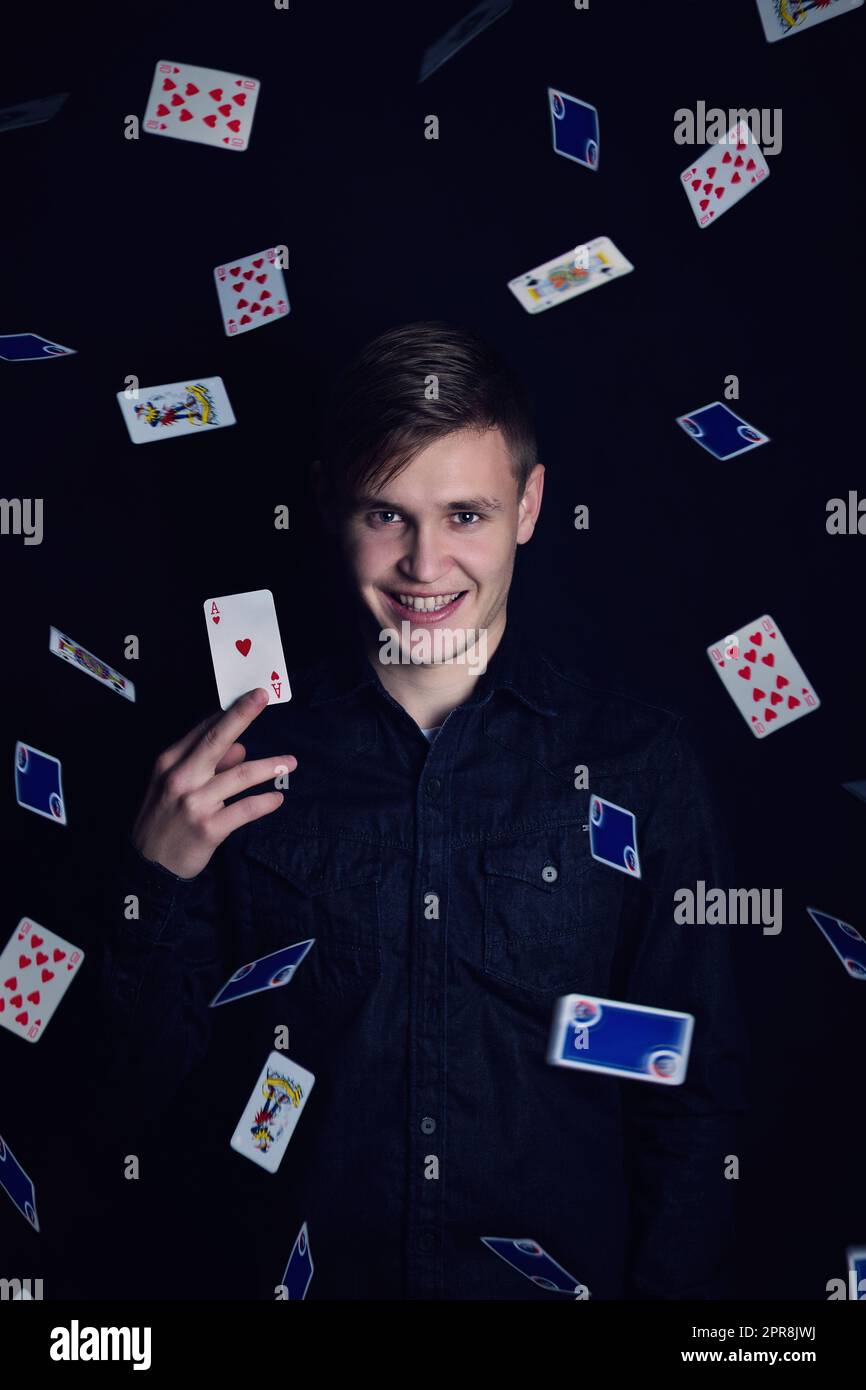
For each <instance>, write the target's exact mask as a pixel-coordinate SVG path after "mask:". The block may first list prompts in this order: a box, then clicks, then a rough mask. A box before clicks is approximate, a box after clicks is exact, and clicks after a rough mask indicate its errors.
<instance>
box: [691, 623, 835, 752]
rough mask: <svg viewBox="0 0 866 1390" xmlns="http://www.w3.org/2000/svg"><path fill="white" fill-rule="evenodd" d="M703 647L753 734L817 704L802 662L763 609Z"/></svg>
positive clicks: (771, 731)
mask: <svg viewBox="0 0 866 1390" xmlns="http://www.w3.org/2000/svg"><path fill="white" fill-rule="evenodd" d="M733 636H734V641H733V643H731V642H730V641H729V638H728V637H723V638H721V639H720V640H719V641H718V642H715V643H713V645H712V646H711V647H707V656H708V657H709V658H710V661H711V662H712V663H713V665H714V667H715V668H716V671H717V672H718V674H719V677H720V679H721V682H722V684H723V685H724V686H725V688H726V690H727V692H728V694H729V695H730V696H731V699H732V700H733V702H734V704H735V705H736V706H737V709H738V710H739V711H740V714H741V715H742V716H743V718H744V719H745V721H746V723H747V724H748V726H749V728H750V729H751V731H752V733H753V734H754V735H755V737H756V738H766V737H767V735H768V734H774V733H775V732H776V730H777V729H783V728H784V727H785V725H787V724H793V722H794V720H795V719H802V717H803V715H804V714H811V712H812V711H813V710H816V709H818V708H819V706H820V704H821V701H820V700H819V699H818V696H817V695H816V694H815V692H814V690H813V689H812V687H811V685H810V683H809V681H808V679H807V677H806V673H805V672H804V670H803V668H802V666H801V665H800V664H799V662H798V661H797V660H796V658H795V657H794V654H793V652H792V651H791V648H790V647H789V646H788V643H787V642H786V641H785V639H784V637H783V636H782V633H781V631H780V630H779V628H778V627H777V625H776V624H775V623H774V621H773V619H772V618H771V617H770V616H769V615H768V614H765V615H764V617H763V618H759V619H758V620H757V621H756V622H754V623H750V624H749V626H748V627H746V628H741V629H740V632H739V633H735V634H733Z"/></svg>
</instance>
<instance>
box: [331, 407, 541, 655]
mask: <svg viewBox="0 0 866 1390" xmlns="http://www.w3.org/2000/svg"><path fill="white" fill-rule="evenodd" d="M543 485H544V469H543V467H542V466H541V465H540V464H538V465H537V466H536V467H535V469H533V472H532V474H531V475H530V478H529V480H528V483H527V487H526V491H525V493H524V496H523V498H522V499H519V498H518V496H517V482H516V480H515V478H514V474H513V472H512V467H511V461H510V458H509V455H508V450H507V447H506V444H505V440H504V438H503V436H502V434H501V433H500V431H499V430H498V429H492V430H486V431H484V432H482V433H479V432H478V431H475V430H458V431H456V432H455V433H453V434H449V435H446V436H445V437H444V438H443V439H439V440H437V441H436V442H435V443H433V444H431V445H429V446H428V447H427V448H426V449H424V450H423V451H422V452H421V453H420V454H418V455H417V456H416V457H415V458H414V459H413V460H412V462H411V463H410V464H408V465H407V467H406V468H404V469H403V471H402V472H401V473H399V474H398V475H397V477H396V478H392V480H391V481H390V482H389V483H388V484H387V485H386V486H385V487H384V488H383V489H382V490H381V491H373V492H371V493H369V494H367V495H366V496H364V497H360V498H358V499H356V506H355V510H354V511H353V512H351V513H350V515H349V516H348V517H347V519H346V521H345V523H344V527H343V547H344V552H345V555H346V559H347V563H348V566H349V570H350V574H351V576H352V579H353V582H354V585H355V587H356V589H357V592H358V596H359V598H360V599H361V601H362V603H363V604H364V606H365V607H366V609H367V610H368V611H369V613H370V614H371V616H372V619H373V622H374V624H375V627H376V629H377V632H379V631H381V630H382V629H385V628H387V629H389V630H391V631H394V630H396V631H397V633H398V634H400V636H401V641H402V636H403V633H404V632H408V633H409V634H410V636H411V633H413V632H415V631H417V630H418V629H420V628H424V629H426V630H428V631H431V632H432V631H435V629H437V628H438V629H449V630H450V631H451V632H453V633H454V634H455V638H454V641H455V647H454V650H455V652H459V651H462V650H464V649H465V647H466V645H467V642H468V643H469V644H471V643H472V642H473V640H475V636H474V633H473V632H472V631H470V633H469V636H468V638H467V637H466V630H467V629H470V630H472V629H474V630H476V631H477V630H479V629H486V630H487V631H488V632H492V633H493V634H494V635H495V636H497V637H498V636H499V635H500V634H501V629H502V626H503V624H504V621H505V612H504V609H505V602H506V598H507V595H508V589H509V585H510V584H511V574H512V570H513V568H514V554H515V546H516V545H522V544H523V543H524V542H525V541H528V540H529V538H530V536H531V535H532V532H533V530H534V528H535V521H536V518H537V515H538V510H539V507H540V505H541V494H542V490H543ZM403 623H408V624H409V625H410V626H409V628H408V629H404V628H403Z"/></svg>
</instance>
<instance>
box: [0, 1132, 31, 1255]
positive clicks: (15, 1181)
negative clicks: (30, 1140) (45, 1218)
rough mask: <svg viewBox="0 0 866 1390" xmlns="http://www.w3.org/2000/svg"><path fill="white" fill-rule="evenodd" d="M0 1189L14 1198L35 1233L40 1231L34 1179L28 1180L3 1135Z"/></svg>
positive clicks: (0, 1159) (1, 1138)
mask: <svg viewBox="0 0 866 1390" xmlns="http://www.w3.org/2000/svg"><path fill="white" fill-rule="evenodd" d="M0 1187H2V1188H3V1191H4V1192H6V1193H8V1195H9V1196H10V1197H11V1198H12V1201H13V1202H14V1203H15V1205H16V1207H17V1208H18V1210H19V1211H20V1213H21V1215H22V1216H23V1217H24V1219H25V1221H29V1222H30V1225H31V1226H32V1227H33V1229H34V1231H38V1230H39V1217H38V1216H37V1215H36V1191H35V1189H34V1187H33V1182H32V1179H30V1178H28V1176H27V1174H26V1173H25V1171H24V1169H23V1168H22V1167H21V1164H20V1163H19V1162H18V1159H17V1158H16V1157H15V1155H14V1154H13V1152H12V1150H11V1149H10V1147H9V1145H8V1144H7V1143H6V1142H5V1140H4V1139H3V1137H2V1135H0Z"/></svg>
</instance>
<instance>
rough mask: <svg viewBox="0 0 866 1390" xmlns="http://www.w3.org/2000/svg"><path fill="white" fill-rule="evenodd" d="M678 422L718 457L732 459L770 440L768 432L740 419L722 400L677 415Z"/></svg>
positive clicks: (687, 432) (714, 456)
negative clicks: (765, 432) (685, 413)
mask: <svg viewBox="0 0 866 1390" xmlns="http://www.w3.org/2000/svg"><path fill="white" fill-rule="evenodd" d="M677 424H678V425H679V426H680V428H681V429H684V430H685V432H686V434H690V435H691V437H692V439H694V440H696V441H697V443H698V444H700V446H701V448H702V449H706V450H707V452H708V453H710V454H712V456H713V458H717V459H723V460H724V459H733V458H736V457H737V455H738V454H745V453H747V452H748V450H749V449H757V448H758V447H759V446H760V445H761V444H769V442H770V439H769V435H766V434H761V431H760V430H756V429H755V427H754V425H748V424H747V423H746V421H745V420H741V419H740V417H739V415H735V414H734V412H733V411H732V410H731V409H730V408H729V407H728V406H726V405H725V404H724V403H723V402H722V401H713V403H712V405H705V406H702V407H701V409H700V410H693V411H692V412H691V414H690V415H678V416H677Z"/></svg>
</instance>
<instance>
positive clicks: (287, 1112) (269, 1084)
mask: <svg viewBox="0 0 866 1390" xmlns="http://www.w3.org/2000/svg"><path fill="white" fill-rule="evenodd" d="M315 1081H316V1078H315V1077H314V1076H313V1073H312V1072H310V1071H307V1070H306V1068H305V1067H301V1066H298V1063H297V1062H293V1061H292V1060H291V1058H290V1057H287V1056H286V1055H285V1053H283V1052H272V1053H271V1055H270V1057H269V1058H268V1060H267V1062H266V1063H265V1065H264V1067H263V1068H262V1073H261V1076H260V1077H259V1079H258V1081H257V1082H256V1086H255V1089H254V1091H253V1093H252V1095H251V1096H250V1098H249V1100H248V1101H247V1105H246V1109H245V1110H244V1113H243V1114H242V1115H241V1118H240V1120H239V1121H238V1126H237V1129H236V1130H235V1132H234V1134H233V1135H232V1140H231V1146H232V1148H233V1149H234V1150H235V1152H236V1153H239V1154H242V1155H243V1156H244V1158H248V1159H250V1160H251V1161H252V1162H253V1163H257V1164H258V1165H259V1167H260V1168H264V1169H266V1170H267V1172H269V1173H275V1172H276V1171H277V1169H278V1168H279V1166H280V1164H281V1163H282V1161H283V1156H284V1155H285V1152H286V1149H287V1148H288V1146H289V1140H290V1139H291V1137H292V1135H293V1134H294V1132H295V1126H296V1125H297V1123H298V1120H299V1119H300V1117H301V1111H302V1110H303V1108H304V1106H305V1105H306V1103H307V1100H308V1099H309V1095H310V1092H311V1091H312V1089H313V1086H314V1085H315Z"/></svg>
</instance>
